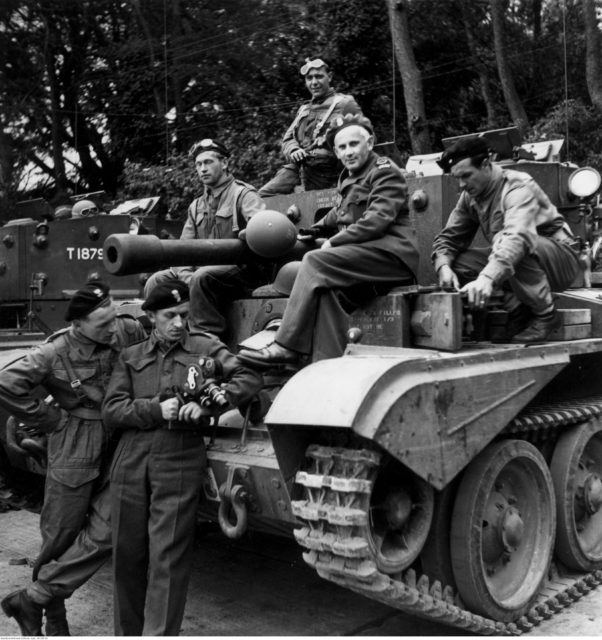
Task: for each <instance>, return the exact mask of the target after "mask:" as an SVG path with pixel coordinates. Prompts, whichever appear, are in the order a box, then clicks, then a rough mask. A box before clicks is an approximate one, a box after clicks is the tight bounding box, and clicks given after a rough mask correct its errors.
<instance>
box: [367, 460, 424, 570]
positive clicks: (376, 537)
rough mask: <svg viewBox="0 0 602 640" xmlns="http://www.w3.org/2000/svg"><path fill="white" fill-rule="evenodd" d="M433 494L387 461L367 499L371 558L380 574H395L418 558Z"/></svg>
mask: <svg viewBox="0 0 602 640" xmlns="http://www.w3.org/2000/svg"><path fill="white" fill-rule="evenodd" d="M433 503H434V490H433V488H432V487H431V486H430V485H429V484H428V483H426V482H425V481H424V480H422V479H421V478H419V477H418V476H417V475H416V474H414V473H412V472H411V471H409V470H407V469H405V468H404V467H402V466H401V465H400V464H399V463H397V462H394V461H390V462H389V464H387V465H385V466H384V467H383V468H382V469H381V470H380V471H379V474H378V477H377V479H376V482H375V484H374V488H373V490H372V495H371V497H370V534H369V537H368V540H369V545H370V550H371V553H372V556H373V557H374V559H375V561H376V565H377V567H378V568H379V569H380V570H381V571H382V572H384V573H388V574H391V573H397V572H399V571H403V570H404V569H406V568H407V567H409V566H410V565H411V564H412V562H414V560H415V559H416V558H417V557H418V554H419V553H420V551H421V549H422V546H423V545H424V542H425V540H426V537H427V535H428V532H429V528H430V526H431V520H432V517H433Z"/></svg>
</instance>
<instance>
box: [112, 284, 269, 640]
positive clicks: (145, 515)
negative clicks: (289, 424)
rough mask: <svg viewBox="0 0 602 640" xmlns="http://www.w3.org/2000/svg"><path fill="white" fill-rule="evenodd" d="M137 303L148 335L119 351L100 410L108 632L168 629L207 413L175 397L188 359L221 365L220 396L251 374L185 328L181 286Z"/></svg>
mask: <svg viewBox="0 0 602 640" xmlns="http://www.w3.org/2000/svg"><path fill="white" fill-rule="evenodd" d="M142 308H143V309H145V310H146V312H147V314H148V316H149V319H150V322H151V324H152V326H153V330H152V333H151V335H150V337H149V338H148V340H146V341H144V342H142V343H139V344H137V345H134V346H132V347H130V348H128V349H125V350H124V351H123V353H122V354H121V357H120V358H119V361H118V364H117V366H116V368H115V371H114V373H113V376H112V378H111V382H110V384H109V389H108V391H107V395H106V399H105V401H104V403H103V408H102V415H103V419H104V421H105V423H106V424H107V425H108V426H109V427H110V428H113V429H119V430H120V431H121V432H122V436H121V439H120V441H119V445H118V448H117V451H116V453H115V463H114V465H113V468H112V470H111V494H112V523H113V567H114V586H115V599H114V606H115V634H116V635H134V636H141V635H143V636H147V635H171V636H175V635H178V633H179V631H180V624H181V622H182V617H183V614H184V605H185V601H186V591H187V589H188V581H189V577H190V569H191V566H192V558H191V552H192V543H193V533H194V524H195V520H196V508H197V504H198V499H199V495H200V488H201V479H202V474H203V470H204V467H205V464H206V453H205V443H204V439H203V434H202V431H201V428H202V426H203V425H206V424H208V418H207V411H206V410H205V409H201V406H200V404H199V403H198V402H196V401H191V400H186V399H182V400H183V401H182V402H181V401H180V399H178V397H177V393H176V392H177V391H180V390H183V389H184V388H185V387H184V384H185V383H186V382H187V381H188V384H189V386H190V384H192V386H194V385H195V384H197V383H198V384H199V385H200V383H201V380H200V379H199V378H198V377H197V376H198V371H197V369H196V368H195V367H194V365H197V364H198V363H199V360H200V359H207V358H212V359H213V360H214V361H215V363H216V369H218V368H221V369H222V370H223V379H224V380H225V382H224V383H223V384H222V390H223V392H224V393H225V398H227V400H228V401H229V402H230V403H231V404H233V405H240V404H241V403H243V402H245V401H248V400H250V399H251V398H252V396H254V395H255V393H256V392H257V391H258V390H259V389H260V387H261V385H262V380H261V377H260V376H258V375H257V374H256V373H254V372H253V371H250V370H248V369H245V367H243V366H242V365H241V363H240V362H239V361H238V360H237V359H236V357H235V356H233V355H232V354H231V353H230V352H229V351H228V350H227V349H226V347H225V346H224V345H223V344H222V343H221V342H220V341H219V340H217V338H215V337H214V336H212V335H210V334H207V333H197V334H189V333H188V332H187V331H186V328H185V326H186V319H187V316H188V310H189V302H188V287H187V286H186V285H185V284H184V283H183V282H182V281H180V280H177V279H172V280H170V281H165V282H163V284H160V285H157V286H156V287H155V288H154V289H153V290H152V291H151V292H150V294H149V296H148V298H147V299H146V301H145V303H144V304H143V307H142Z"/></svg>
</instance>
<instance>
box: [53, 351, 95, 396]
mask: <svg viewBox="0 0 602 640" xmlns="http://www.w3.org/2000/svg"><path fill="white" fill-rule="evenodd" d="M52 346H53V347H54V351H55V353H56V355H57V357H58V359H59V360H60V361H61V362H62V364H63V367H65V371H66V372H67V375H68V376H69V385H70V386H71V388H72V389H73V392H74V393H75V395H76V396H77V399H78V400H79V401H80V403H81V404H82V405H83V406H88V407H89V406H90V405H93V406H98V405H100V403H101V402H102V395H101V394H100V393H98V394H96V393H93V394H92V395H94V396H97V397H95V398H92V397H91V396H90V394H89V393H86V391H85V390H84V389H83V388H82V381H81V380H80V379H79V378H78V376H77V375H76V373H75V371H74V369H73V364H72V363H71V360H70V359H69V357H68V356H67V354H66V353H62V352H61V351H59V349H57V345H55V344H53V345H52ZM94 391H96V390H95V389H94Z"/></svg>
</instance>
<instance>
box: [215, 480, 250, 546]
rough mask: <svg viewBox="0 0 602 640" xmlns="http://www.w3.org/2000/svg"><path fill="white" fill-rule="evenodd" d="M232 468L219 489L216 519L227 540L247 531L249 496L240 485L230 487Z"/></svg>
mask: <svg viewBox="0 0 602 640" xmlns="http://www.w3.org/2000/svg"><path fill="white" fill-rule="evenodd" d="M234 471H235V469H234V468H231V469H230V471H229V473H228V479H227V480H226V482H224V483H223V484H222V485H220V488H219V497H220V503H219V511H218V513H217V518H218V522H219V526H220V528H221V530H222V531H223V532H224V535H225V536H226V537H228V538H232V539H237V538H240V537H241V536H242V535H243V534H244V533H245V531H246V530H247V524H248V510H247V500H248V497H249V494H248V492H247V490H246V489H245V487H244V486H243V485H241V484H235V485H234V486H232V482H233V480H234Z"/></svg>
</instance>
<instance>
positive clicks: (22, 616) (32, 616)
mask: <svg viewBox="0 0 602 640" xmlns="http://www.w3.org/2000/svg"><path fill="white" fill-rule="evenodd" d="M0 606H2V610H3V611H4V613H5V614H6V615H7V616H8V617H9V618H14V619H15V620H16V622H17V624H18V625H19V629H20V630H21V634H22V635H24V636H41V635H42V605H39V604H38V603H37V602H34V601H33V600H32V599H31V598H30V597H29V596H28V595H27V592H26V591H25V589H20V590H19V591H13V592H12V593H9V594H8V595H7V596H6V598H4V599H3V600H2V602H1V603H0Z"/></svg>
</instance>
